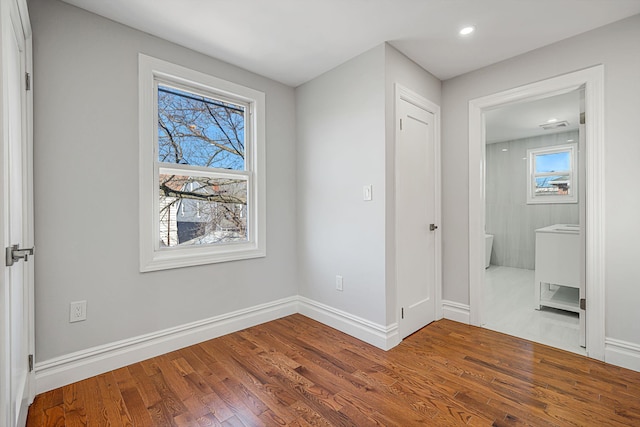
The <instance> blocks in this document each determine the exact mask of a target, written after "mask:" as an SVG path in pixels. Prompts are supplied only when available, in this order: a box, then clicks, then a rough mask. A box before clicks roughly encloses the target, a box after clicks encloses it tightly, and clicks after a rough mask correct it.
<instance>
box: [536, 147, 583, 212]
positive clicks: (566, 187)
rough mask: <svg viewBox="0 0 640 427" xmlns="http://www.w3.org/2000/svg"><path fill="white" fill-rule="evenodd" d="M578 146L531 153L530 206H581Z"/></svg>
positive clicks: (549, 148)
mask: <svg viewBox="0 0 640 427" xmlns="http://www.w3.org/2000/svg"><path fill="white" fill-rule="evenodd" d="M577 152H578V149H577V145H576V144H566V145H556V146H552V147H543V148H534V149H529V150H527V158H528V162H527V169H528V171H527V172H528V173H527V176H528V177H529V179H528V183H527V204H535V203H577V202H578V182H577V177H578V174H577V171H576V165H577V164H578V162H577V161H576V155H577Z"/></svg>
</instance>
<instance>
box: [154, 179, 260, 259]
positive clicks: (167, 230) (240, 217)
mask: <svg viewBox="0 0 640 427" xmlns="http://www.w3.org/2000/svg"><path fill="white" fill-rule="evenodd" d="M159 209H160V224H159V225H160V246H161V247H167V246H168V247H175V246H192V245H212V244H218V243H230V242H246V241H247V240H248V236H247V181H246V180H244V179H229V178H206V177H197V176H178V175H167V174H161V175H160V205H159Z"/></svg>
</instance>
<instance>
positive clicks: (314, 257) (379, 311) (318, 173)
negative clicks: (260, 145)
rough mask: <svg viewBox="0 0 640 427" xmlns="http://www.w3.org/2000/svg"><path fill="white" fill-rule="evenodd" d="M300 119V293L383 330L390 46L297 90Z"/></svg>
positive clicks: (298, 159) (298, 160) (298, 150)
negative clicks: (338, 284)
mask: <svg viewBox="0 0 640 427" xmlns="http://www.w3.org/2000/svg"><path fill="white" fill-rule="evenodd" d="M296 113H297V114H296V123H297V137H298V138H297V144H298V149H297V165H298V170H297V179H298V209H297V213H298V225H299V227H298V262H299V272H300V295H302V296H305V297H307V298H310V299H312V300H314V301H317V302H320V303H323V304H326V305H329V306H331V307H334V308H337V309H339V310H343V311H346V312H348V313H351V314H354V315H356V316H359V317H362V318H365V319H368V320H370V321H372V322H376V323H378V324H381V325H384V324H386V318H385V316H386V310H385V298H386V296H385V276H384V274H385V271H384V261H385V240H384V229H385V217H384V209H385V194H386V193H385V187H384V167H385V134H384V114H385V110H384V45H379V46H377V47H375V48H373V49H371V50H369V51H367V52H365V53H363V54H362V55H360V56H358V57H356V58H353V59H351V60H350V61H348V62H346V63H345V64H343V65H341V66H339V67H337V68H334V69H333V70H331V71H328V72H327V73H325V74H323V75H321V76H320V77H318V78H316V79H314V80H312V81H310V82H308V83H305V84H303V85H301V86H299V87H298V88H297V89H296ZM365 184H372V185H373V200H372V201H369V202H365V201H363V200H362V186H363V185H365ZM336 275H342V276H343V277H344V291H343V292H339V291H337V290H336V289H335V276H336Z"/></svg>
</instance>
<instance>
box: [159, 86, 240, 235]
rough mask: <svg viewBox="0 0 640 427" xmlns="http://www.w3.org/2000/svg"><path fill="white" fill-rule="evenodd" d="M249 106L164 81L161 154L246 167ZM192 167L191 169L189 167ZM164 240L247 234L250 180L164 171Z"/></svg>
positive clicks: (166, 158)
mask: <svg viewBox="0 0 640 427" xmlns="http://www.w3.org/2000/svg"><path fill="white" fill-rule="evenodd" d="M244 123H245V111H244V108H243V107H242V106H238V105H235V104H232V103H228V102H225V101H221V100H217V99H212V98H208V97H204V96H201V95H196V94H193V93H188V92H184V91H181V90H178V89H174V88H169V87H164V86H160V87H159V89H158V156H159V158H158V160H159V162H161V163H166V164H169V165H192V166H198V167H204V168H211V169H212V170H220V169H225V170H240V171H241V170H244V169H245V145H244ZM186 172H188V171H186ZM159 190H160V198H161V200H160V222H161V224H160V227H161V234H162V235H163V236H162V243H163V244H164V245H167V246H174V245H176V244H212V243H220V242H230V241H237V240H241V239H246V236H247V225H246V224H247V206H246V205H247V191H248V189H247V181H246V180H245V179H242V178H238V179H231V178H228V177H210V176H198V174H197V172H194V173H190V174H187V173H185V174H184V175H175V174H168V173H167V174H163V173H162V169H161V173H160V180H159Z"/></svg>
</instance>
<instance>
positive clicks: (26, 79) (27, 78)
mask: <svg viewBox="0 0 640 427" xmlns="http://www.w3.org/2000/svg"><path fill="white" fill-rule="evenodd" d="M24 74H25V76H24V82H25V85H26V88H27V90H31V74H29V73H24Z"/></svg>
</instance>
